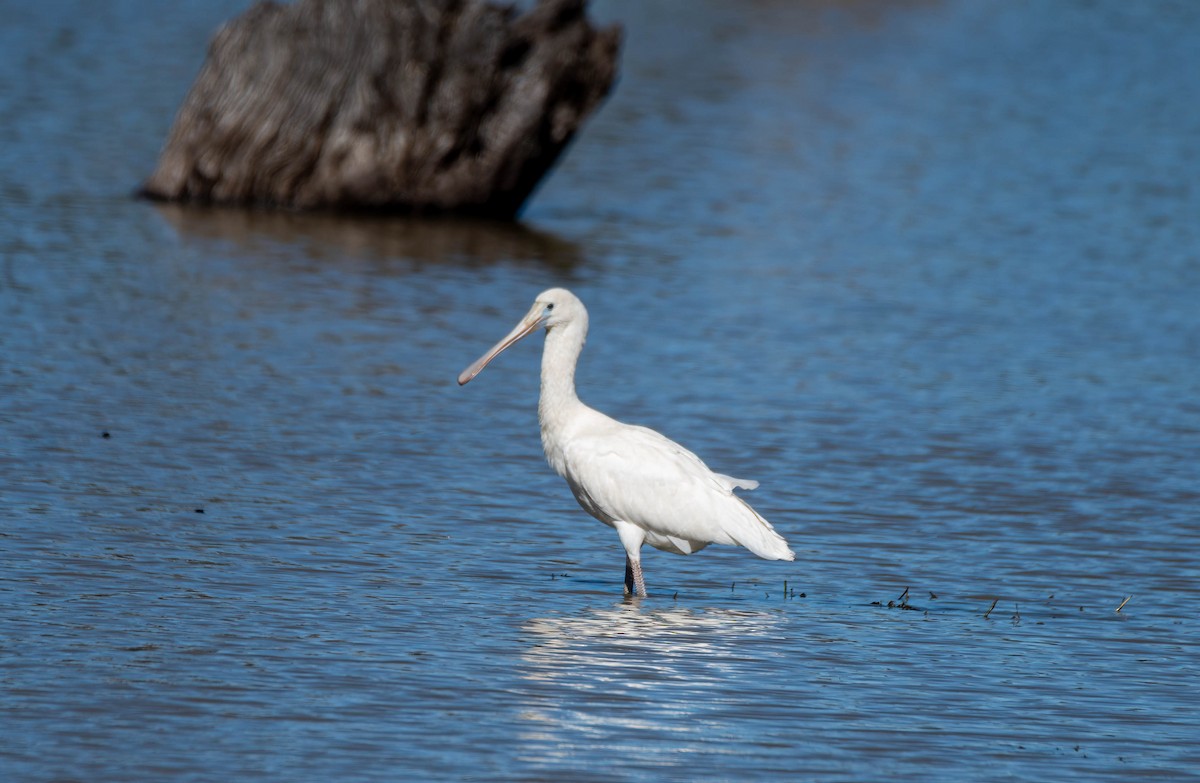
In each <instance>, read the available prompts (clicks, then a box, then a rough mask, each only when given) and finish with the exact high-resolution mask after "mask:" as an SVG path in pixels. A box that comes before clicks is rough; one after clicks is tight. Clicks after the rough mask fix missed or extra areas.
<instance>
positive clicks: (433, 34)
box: [141, 0, 621, 218]
mask: <svg viewBox="0 0 1200 783" xmlns="http://www.w3.org/2000/svg"><path fill="white" fill-rule="evenodd" d="M585 5H586V0H541V1H540V2H539V3H538V4H537V5H536V6H535V7H534V8H532V9H531V10H529V11H527V12H526V13H524V14H520V15H518V14H517V12H516V11H515V10H514V9H513V8H511V7H501V6H495V5H490V4H488V3H486V2H483V0H299V2H297V3H295V4H293V5H280V4H278V3H274V2H260V3H259V4H257V5H255V6H254V7H252V8H251V9H250V10H248V11H247V12H246V13H244V14H242V15H241V16H239V17H237V18H236V19H234V20H233V21H231V22H229V23H227V24H225V25H224V26H223V27H222V28H221V29H220V30H219V31H218V32H217V34H216V36H215V37H214V38H213V40H212V42H211V44H210V46H209V51H208V58H207V60H206V62H205V64H204V67H203V68H202V70H201V71H200V74H199V76H198V77H197V79H196V83H195V84H194V85H193V86H192V89H191V92H190V93H189V94H188V96H187V98H186V100H185V101H184V103H183V106H182V107H181V108H180V110H179V114H178V115H177V116H176V118H175V124H174V126H173V127H172V129H171V133H170V135H169V137H168V139H167V143H166V145H165V147H164V148H163V151H162V154H161V156H160V158H159V161H158V166H157V168H156V169H155V171H154V173H153V174H152V175H151V176H150V178H149V179H147V180H146V182H145V183H144V185H143V186H142V189H141V192H142V193H143V195H145V196H147V197H149V198H154V199H161V200H167V201H198V202H205V203H219V204H240V205H252V204H253V205H268V206H279V207H286V208H294V209H342V210H364V209H365V210H382V211H416V212H457V213H460V214H462V213H465V214H474V215H484V216H489V217H501V218H511V217H513V216H515V215H516V214H517V212H518V210H519V209H520V208H521V205H522V204H523V203H524V202H525V200H526V199H527V198H528V197H529V195H530V193H531V192H532V191H533V189H534V187H535V186H536V185H537V183H538V182H539V180H541V178H542V176H543V175H544V174H545V173H546V172H547V171H548V170H549V168H550V167H551V166H552V165H553V164H554V162H555V160H556V159H557V158H558V156H559V154H560V153H561V152H562V151H563V149H564V147H566V145H567V144H568V142H570V140H571V138H572V137H573V136H574V134H575V133H576V131H577V130H578V129H579V127H580V125H581V124H582V123H583V121H584V120H585V119H586V118H587V116H588V115H589V114H590V113H591V112H592V111H593V110H594V109H595V108H596V107H597V105H598V104H599V103H600V101H601V100H603V98H604V97H605V96H606V95H607V94H608V91H609V89H610V88H611V86H612V84H613V79H614V76H615V74H616V62H617V55H618V51H619V49H620V44H621V31H620V28H619V27H612V28H609V29H605V30H597V29H596V28H594V27H592V26H591V25H590V24H589V23H588V21H587V18H586V8H585Z"/></svg>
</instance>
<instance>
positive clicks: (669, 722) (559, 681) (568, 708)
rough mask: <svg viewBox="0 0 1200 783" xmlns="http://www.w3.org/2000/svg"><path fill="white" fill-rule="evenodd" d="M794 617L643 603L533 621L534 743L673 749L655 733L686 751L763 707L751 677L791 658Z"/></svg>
mask: <svg viewBox="0 0 1200 783" xmlns="http://www.w3.org/2000/svg"><path fill="white" fill-rule="evenodd" d="M786 622H787V616H786V614H784V613H782V612H756V611H739V610H731V609H692V608H667V609H646V608H644V607H643V606H642V605H640V604H639V603H636V602H629V603H621V604H617V605H615V606H612V607H608V608H603V609H598V610H595V611H593V612H590V613H588V614H585V615H581V616H566V615H559V616H552V617H544V618H538V619H534V620H531V621H529V622H528V623H526V624H525V626H524V627H523V630H524V632H525V633H526V635H527V636H528V641H529V643H530V645H529V648H528V649H527V650H526V651H525V653H524V654H523V655H522V671H521V677H522V679H523V680H524V681H525V687H524V688H523V689H522V690H523V691H524V695H525V701H526V703H525V704H524V705H523V708H522V709H521V710H519V715H520V720H521V722H522V724H523V725H522V731H521V738H522V741H523V742H524V743H525V745H526V750H527V752H528V753H530V755H531V757H535V758H539V759H543V760H552V759H555V758H561V757H566V756H573V757H576V758H578V756H579V754H580V752H585V753H586V752H587V751H585V750H584V748H583V747H581V746H587V747H589V748H596V747H597V745H596V743H598V742H599V743H600V744H601V745H602V746H603V747H605V748H608V749H609V750H612V749H614V748H620V749H621V752H624V753H626V754H632V755H634V756H637V755H639V754H654V753H661V752H662V751H663V750H664V747H663V746H662V745H661V744H659V745H657V746H654V745H648V744H647V743H648V741H650V740H652V739H654V738H657V739H658V740H660V741H666V742H668V743H672V744H671V746H670V747H671V749H673V750H685V749H687V748H688V747H690V746H691V745H693V743H703V742H705V741H706V738H708V739H712V737H713V736H716V735H720V734H721V733H722V732H725V733H727V732H728V725H729V719H730V715H731V714H740V715H745V714H746V711H747V710H748V709H749V710H753V709H755V706H754V701H755V699H756V698H757V697H756V696H755V695H754V694H753V691H752V690H751V691H749V692H748V691H747V688H746V684H747V682H754V681H759V682H761V681H764V679H769V678H767V677H766V674H765V672H767V671H768V670H772V671H774V670H777V669H778V667H779V666H781V665H782V663H783V656H784V653H783V649H784V648H785V647H786V645H785V644H782V643H781V641H782V638H783V636H784V631H783V629H782V627H781V626H782V625H783V624H785V623H786ZM762 706H763V707H764V708H768V704H767V703H766V702H764V703H763V705H762ZM697 747H698V746H697ZM655 748H657V749H655ZM655 763H656V764H659V763H662V762H661V760H660V761H656V762H655Z"/></svg>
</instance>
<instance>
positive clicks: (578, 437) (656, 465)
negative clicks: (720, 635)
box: [458, 288, 796, 596]
mask: <svg viewBox="0 0 1200 783" xmlns="http://www.w3.org/2000/svg"><path fill="white" fill-rule="evenodd" d="M542 326H545V328H546V346H545V349H544V351H543V353H542V386H541V397H540V399H539V401H538V419H539V420H540V422H541V426H542V446H543V447H544V448H545V450H546V459H547V460H548V461H549V462H550V466H551V467H553V468H554V470H555V471H557V473H558V474H559V475H560V476H562V477H563V478H565V479H566V480H567V484H568V485H569V486H570V487H571V492H572V493H574V495H575V499H576V500H578V501H579V505H581V506H582V507H583V508H584V510H585V511H587V512H588V513H589V514H591V515H592V516H594V517H595V518H596V519H599V520H600V521H601V522H603V523H604V524H606V525H610V526H612V527H613V528H615V529H616V531H617V534H618V535H619V536H620V538H621V543H622V545H623V546H624V547H625V556H626V557H625V588H626V590H627V591H628V592H634V593H636V594H640V595H643V596H644V595H645V594H646V585H645V581H644V579H643V576H642V567H641V555H640V551H641V546H642V544H643V543H646V544H649V545H650V546H652V547H655V548H657V549H662V550H664V551H667V552H674V553H676V554H684V555H687V554H691V553H692V552H698V551H700V550H701V549H703V548H704V547H706V546H708V545H709V544H730V545H735V546H744V547H746V548H747V549H749V550H750V551H751V552H753V553H754V554H756V555H758V556H759V557H762V558H765V559H767V560H794V559H795V557H796V555H795V553H793V552H792V550H791V549H789V548H788V544H787V542H786V541H785V540H784V539H783V537H782V536H780V535H779V534H778V533H776V532H775V529H774V528H773V527H771V524H770V523H769V522H767V520H765V519H763V518H762V517H761V516H760V515H759V514H758V513H757V512H756V511H755V510H754V509H752V508H751V507H750V506H749V504H747V503H746V502H745V501H744V500H742V499H741V498H739V497H738V496H737V495H735V494H734V493H733V490H734V489H754V488H755V487H757V486H758V482H756V481H750V480H747V479H737V478H733V477H731V476H726V475H723V474H721V473H715V472H713V471H712V470H709V468H708V466H707V465H705V464H704V463H703V462H702V461H701V460H700V458H699V457H697V456H696V455H695V454H693V453H692V452H690V451H688V450H687V449H685V448H683V447H682V446H680V445H679V444H678V443H675V442H674V441H672V440H670V439H668V438H666V437H664V436H662V435H660V434H659V433H657V432H655V431H654V430H652V429H648V428H646V427H638V426H634V425H630V424H622V423H621V422H619V421H617V420H615V419H613V418H611V417H609V416H606V415H604V414H603V413H601V412H600V411H597V410H595V409H593V408H589V407H588V406H587V405H584V404H583V403H582V402H580V400H579V397H578V396H577V395H576V394H575V365H576V363H577V362H578V360H579V353H580V351H582V350H583V344H584V342H585V341H586V339H587V327H588V315H587V310H586V309H585V308H584V306H583V302H581V301H579V299H578V298H577V297H576V296H575V295H574V294H572V293H571V292H570V291H567V290H565V289H562V288H551V289H550V290H548V291H543V292H542V293H541V294H539V295H538V297H537V299H536V300H534V303H533V307H532V308H531V309H530V310H529V312H528V313H527V314H526V315H525V317H524V318H522V319H521V322H520V323H518V324H517V326H516V328H514V329H513V330H512V332H510V333H509V334H508V335H507V336H506V337H505V338H504V339H503V340H501V341H500V342H499V343H497V344H496V345H495V346H494V347H493V348H492V349H491V350H489V351H488V352H487V353H485V354H484V355H483V356H481V357H480V358H479V359H478V360H476V361H475V363H474V364H472V365H471V366H470V367H468V368H467V369H465V370H463V371H462V373H461V374H460V375H459V376H458V382H459V384H460V385H461V384H465V383H467V382H468V381H470V380H471V379H472V378H474V377H475V376H476V375H478V374H479V373H480V372H481V371H482V370H483V368H484V367H486V366H487V364H488V363H489V362H491V361H492V359H494V358H496V356H497V355H499V354H500V352H502V351H503V350H505V349H506V348H508V347H509V346H510V345H512V344H513V343H515V342H517V341H518V340H520V339H521V338H522V337H525V336H526V335H529V334H532V333H533V332H534V331H536V330H537V329H538V328H539V327H542Z"/></svg>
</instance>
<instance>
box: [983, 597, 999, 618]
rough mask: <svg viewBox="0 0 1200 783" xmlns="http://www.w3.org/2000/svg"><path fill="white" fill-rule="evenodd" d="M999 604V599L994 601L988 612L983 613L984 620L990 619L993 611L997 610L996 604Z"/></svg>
mask: <svg viewBox="0 0 1200 783" xmlns="http://www.w3.org/2000/svg"><path fill="white" fill-rule="evenodd" d="M998 603H1000V599H999V598H997V599H996V600H995V601H992V605H991V606H989V607H988V610H987V611H986V612H984V613H983V619H985V620H986V619H987V618H988V615H989V614H991V613H992V610H993V609H995V608H996V604H998Z"/></svg>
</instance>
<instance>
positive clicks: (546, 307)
mask: <svg viewBox="0 0 1200 783" xmlns="http://www.w3.org/2000/svg"><path fill="white" fill-rule="evenodd" d="M573 323H574V324H579V323H582V325H583V327H584V329H585V330H586V329H587V310H586V309H585V308H584V306H583V302H581V301H579V297H577V296H575V294H573V293H571V292H570V291H568V290H567V289H565V288H548V289H546V290H545V291H542V292H541V293H540V294H538V295H537V298H536V299H534V300H533V307H530V308H529V312H528V313H526V314H525V317H524V318H522V319H521V320H520V322H519V323H518V324H517V325H516V326H515V327H514V328H513V330H512V331H511V332H509V333H508V335H507V336H506V337H505V338H504V339H503V340H501V341H500V342H498V343H496V344H495V345H494V346H492V348H491V350H489V351H488V352H487V353H485V354H484V355H483V356H480V357H479V358H478V359H476V360H475V361H474V362H473V363H472V364H471V366H470V367H468V368H467V369H465V370H463V371H462V372H461V373H459V374H458V385H459V386H462V385H463V384H465V383H468V382H470V381H471V380H472V379H473V378H474V377H475V376H476V375H478V374H479V373H481V372H483V368H484V367H487V366H488V363H490V362H491V361H492V359H495V358H496V357H497V356H499V355H500V354H501V353H502V352H503V351H504V350H505V349H506V348H508V347H509V346H511V345H513V344H514V343H516V342H517V341H518V340H520V339H521V338H522V337H526V336H528V335H530V334H533V333H534V332H536V331H537V330H538V328H539V327H542V326H544V327H546V331H552V330H554V329H558V328H561V327H565V326H567V325H569V324H573Z"/></svg>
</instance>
